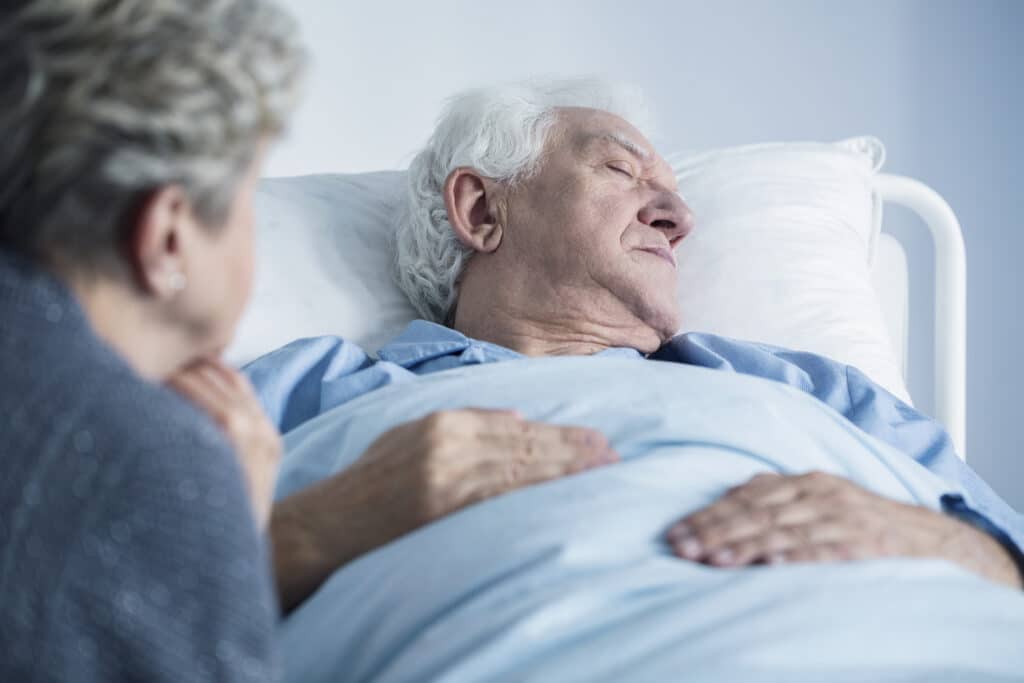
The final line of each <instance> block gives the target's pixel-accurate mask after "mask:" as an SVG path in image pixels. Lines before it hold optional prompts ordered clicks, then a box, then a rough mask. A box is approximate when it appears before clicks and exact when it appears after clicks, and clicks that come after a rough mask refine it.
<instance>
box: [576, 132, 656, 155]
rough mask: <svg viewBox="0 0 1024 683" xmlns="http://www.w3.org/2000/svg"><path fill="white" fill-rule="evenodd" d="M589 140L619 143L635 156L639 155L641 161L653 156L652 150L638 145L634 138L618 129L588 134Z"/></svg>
mask: <svg viewBox="0 0 1024 683" xmlns="http://www.w3.org/2000/svg"><path fill="white" fill-rule="evenodd" d="M587 141H588V142H591V141H602V142H610V143H612V144H614V145H618V146H619V147H622V148H623V149H625V150H626V151H627V152H629V153H630V154H632V155H633V156H635V157H637V158H638V159H640V160H641V161H648V160H650V158H651V153H650V152H648V151H647V150H646V149H644V148H643V147H641V146H640V145H638V144H636V143H635V142H633V141H632V140H630V139H629V138H628V137H626V136H625V135H623V134H622V133H619V132H616V131H607V132H604V133H596V134H594V135H590V136H588V140H587Z"/></svg>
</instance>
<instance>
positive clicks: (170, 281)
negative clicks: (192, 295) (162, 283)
mask: <svg viewBox="0 0 1024 683" xmlns="http://www.w3.org/2000/svg"><path fill="white" fill-rule="evenodd" d="M167 286H168V287H170V288H171V291H173V292H180V291H182V290H184V289H185V287H187V286H188V278H186V277H185V273H182V272H181V271H177V272H175V273H171V274H170V275H169V276H168V278H167Z"/></svg>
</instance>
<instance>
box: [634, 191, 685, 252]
mask: <svg viewBox="0 0 1024 683" xmlns="http://www.w3.org/2000/svg"><path fill="white" fill-rule="evenodd" d="M637 218H638V219H639V220H640V222H641V223H643V224H644V225H649V226H651V227H652V228H658V229H659V230H663V231H664V232H665V236H666V237H668V241H669V244H671V245H672V248H675V247H677V246H678V245H679V243H680V242H681V241H683V239H684V238H685V237H686V236H687V235H689V234H690V233H691V232H692V231H693V225H694V220H693V212H692V211H690V207H689V206H687V205H686V202H684V201H683V198H682V197H680V196H679V193H678V192H667V191H665V192H659V193H658V194H657V196H656V197H654V198H653V199H652V200H651V201H650V202H648V203H647V204H646V205H645V206H644V207H643V208H642V209H640V213H639V214H637Z"/></svg>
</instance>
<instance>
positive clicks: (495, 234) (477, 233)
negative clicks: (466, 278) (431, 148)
mask: <svg viewBox="0 0 1024 683" xmlns="http://www.w3.org/2000/svg"><path fill="white" fill-rule="evenodd" d="M495 187H496V183H495V182H494V181H493V180H491V179H489V178H485V177H483V176H482V175H480V174H479V173H477V172H476V171H475V170H474V169H472V168H467V167H460V168H457V169H455V170H454V171H452V172H451V174H450V175H449V176H448V179H447V180H446V181H445V183H444V205H445V208H446V209H447V210H448V222H449V223H451V225H452V229H453V230H455V235H456V236H457V237H458V238H459V241H460V242H462V244H464V245H465V246H466V247H468V248H470V249H472V250H473V251H477V252H484V253H490V252H493V251H495V250H496V249H497V248H498V246H499V245H500V244H501V238H502V232H503V230H504V226H502V225H501V223H500V222H499V221H498V217H497V215H496V211H495V210H494V204H495V197H494V196H493V193H494V190H495Z"/></svg>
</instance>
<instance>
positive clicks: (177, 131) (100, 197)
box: [0, 0, 305, 269]
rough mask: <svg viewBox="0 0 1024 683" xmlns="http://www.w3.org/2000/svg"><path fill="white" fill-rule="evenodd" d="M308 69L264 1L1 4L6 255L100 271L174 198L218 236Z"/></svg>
mask: <svg viewBox="0 0 1024 683" xmlns="http://www.w3.org/2000/svg"><path fill="white" fill-rule="evenodd" d="M304 61H305V56H304V54H303V52H302V50H301V49H300V47H299V45H298V42H297V34H296V30H295V28H294V24H293V23H292V21H291V20H290V19H289V18H288V17H287V16H286V15H285V14H284V13H283V12H282V11H280V10H279V9H278V8H277V7H276V6H274V5H273V4H271V3H270V2H268V1H266V0H7V1H6V2H4V4H3V7H2V8H0V101H2V102H3V103H4V105H3V109H2V110H0V137H2V139H3V145H2V146H0V247H3V248H7V249H11V250H14V251H17V252H20V253H23V254H26V255H28V256H30V257H32V258H37V259H45V260H52V261H54V262H60V263H61V264H62V265H63V266H69V267H74V268H80V267H86V268H90V269H95V268H104V269H107V267H108V266H110V265H111V264H113V263H117V262H118V261H119V259H117V258H116V255H117V253H118V247H119V245H120V244H121V242H122V241H123V240H124V239H125V238H126V237H127V234H126V230H128V229H129V228H130V225H131V219H132V216H133V213H134V212H135V211H137V210H138V208H139V206H140V203H141V202H142V201H143V200H144V199H145V197H146V196H148V195H149V193H151V192H152V191H154V190H156V189H157V188H159V187H161V186H165V185H169V184H178V185H180V186H181V187H183V188H184V190H185V191H186V192H187V193H188V196H189V198H190V200H191V201H192V203H193V205H194V209H195V211H196V214H197V216H198V217H199V219H200V220H201V221H203V223H204V224H205V225H207V226H208V227H210V228H211V229H212V228H214V227H216V226H217V225H219V224H221V223H222V222H223V221H224V220H225V219H226V216H227V212H228V209H229V207H230V204H231V201H232V198H233V195H234V192H235V190H236V188H237V184H238V182H239V181H240V180H241V178H242V177H243V175H244V173H245V171H246V169H247V168H248V166H249V165H250V164H251V161H252V159H253V158H254V155H255V153H256V151H257V150H258V148H259V145H260V142H261V140H262V139H264V138H266V137H268V136H272V135H274V134H276V133H278V132H279V131H280V130H281V129H282V128H283V127H284V125H285V120H286V118H287V116H288V113H289V112H290V110H291V108H292V106H293V103H294V100H295V98H296V94H297V89H298V81H299V77H300V75H301V71H302V69H303V63H304Z"/></svg>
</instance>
